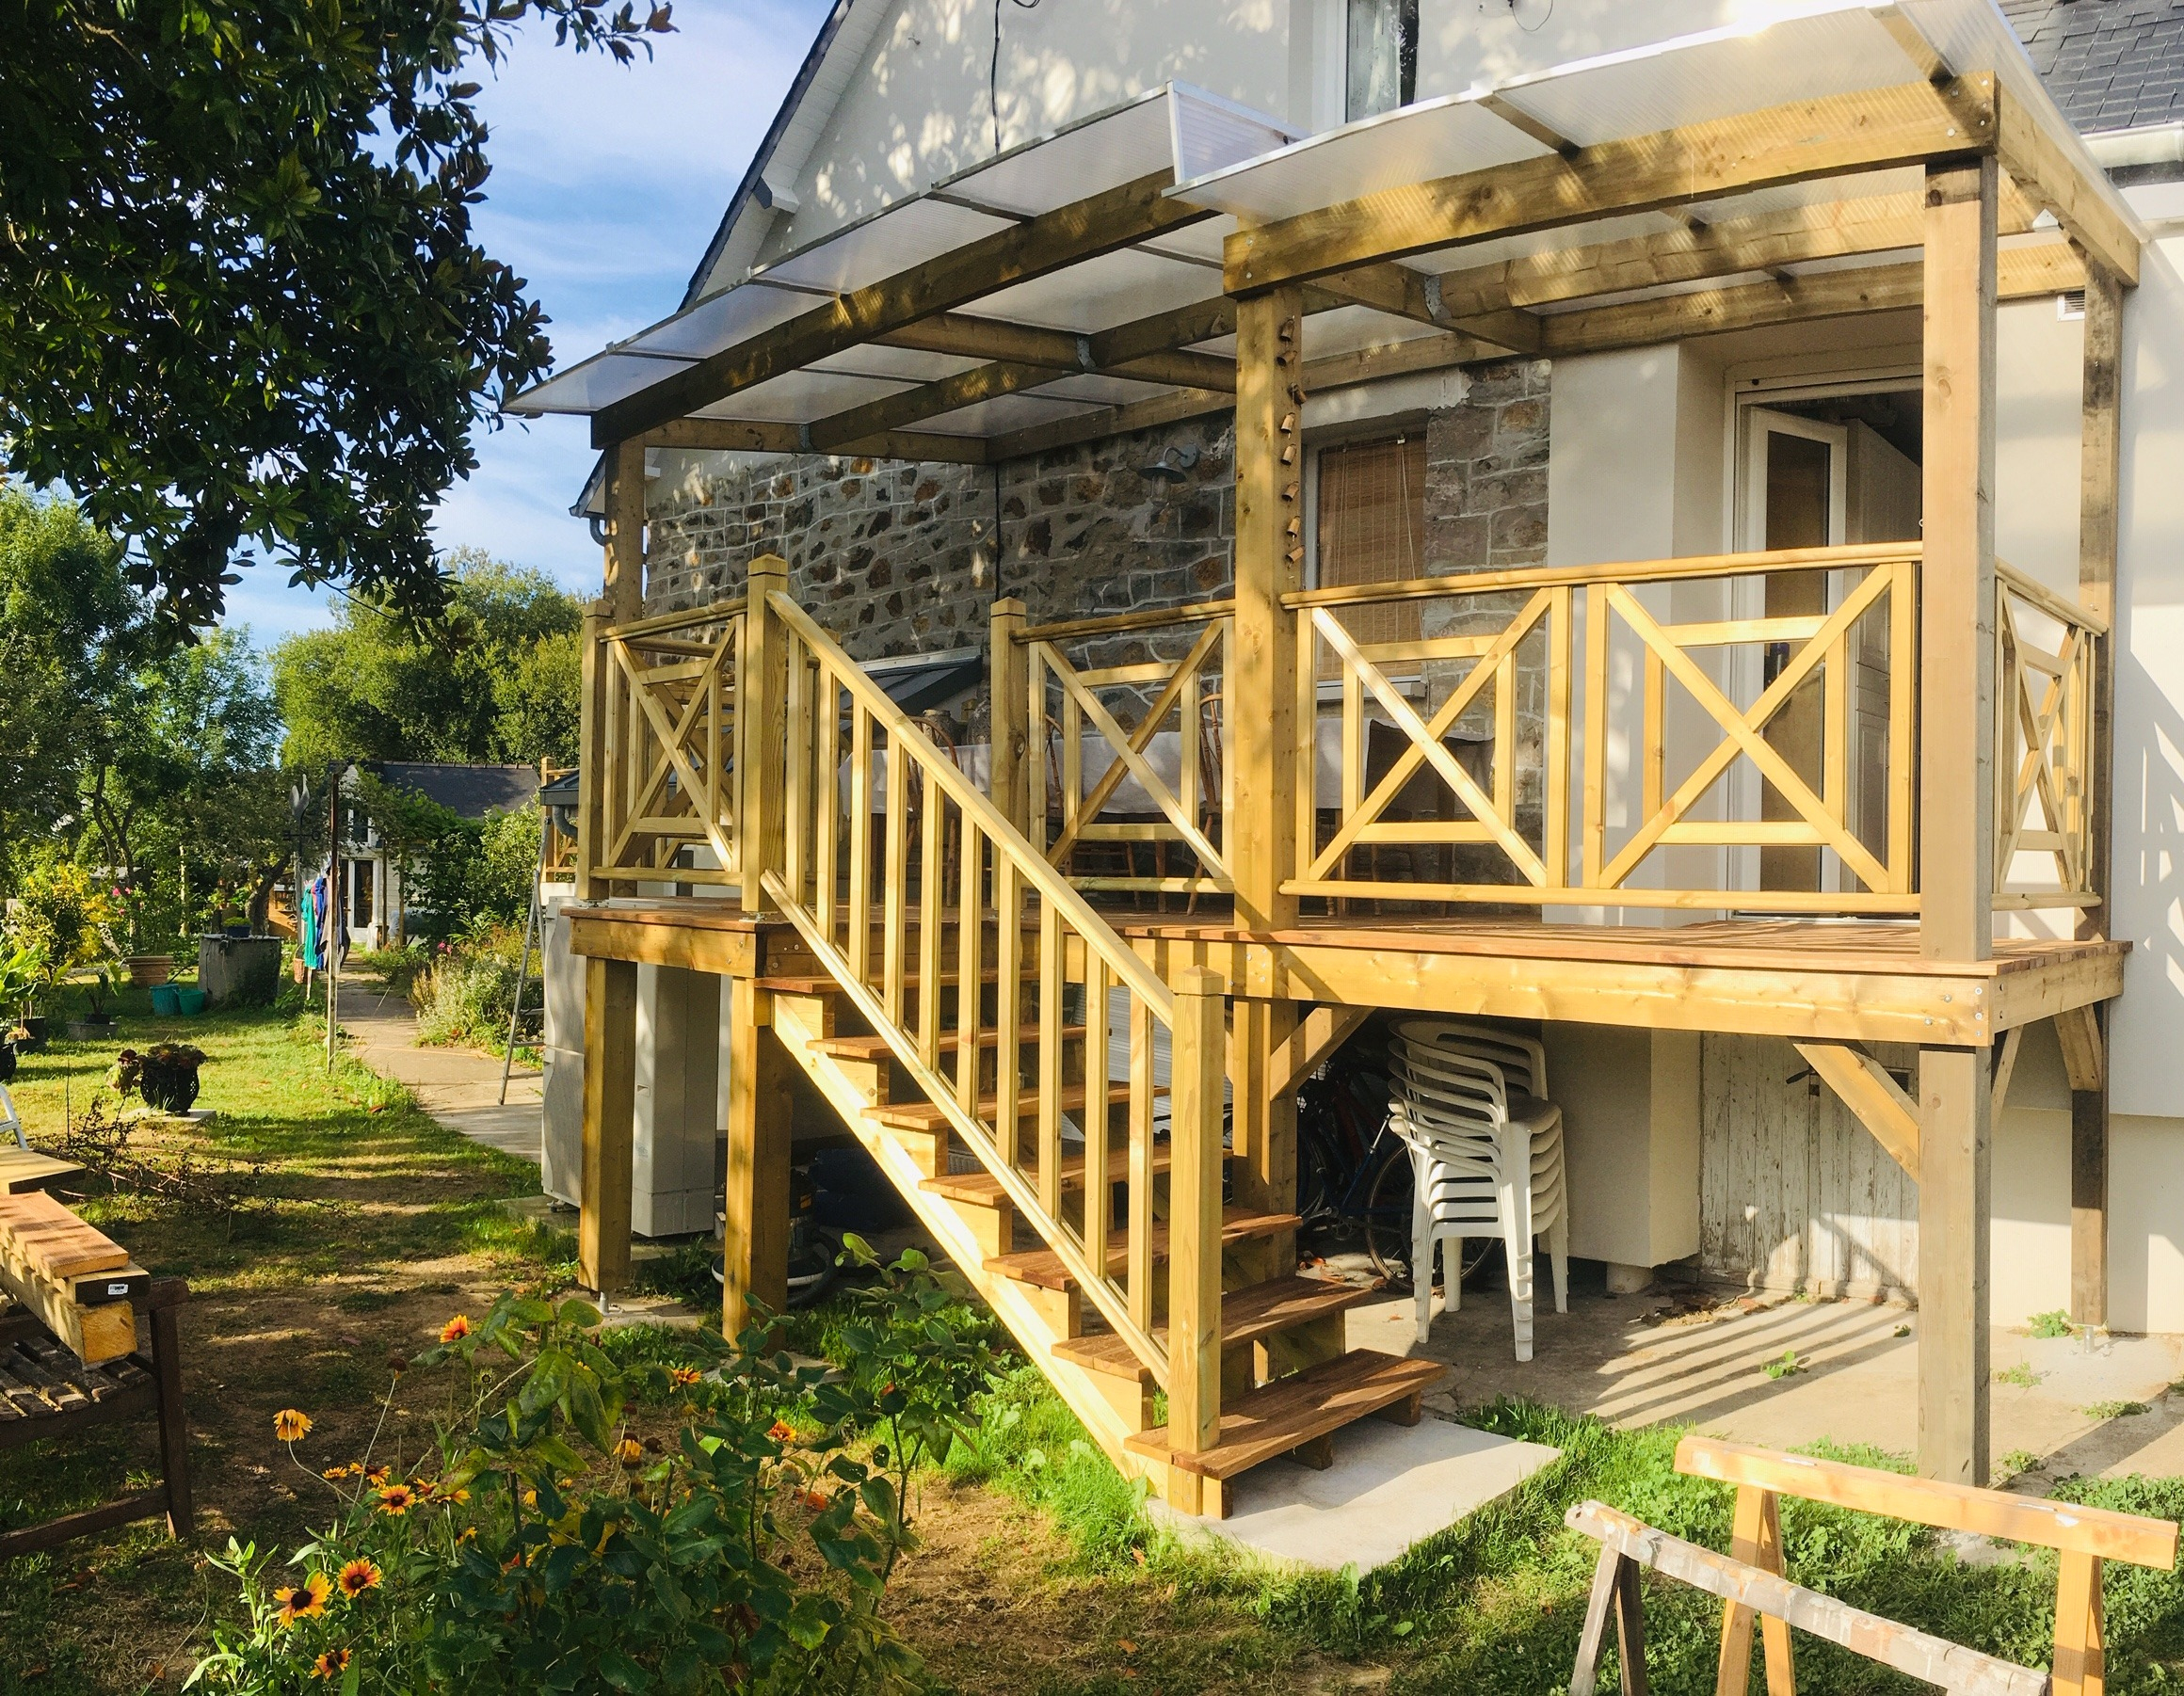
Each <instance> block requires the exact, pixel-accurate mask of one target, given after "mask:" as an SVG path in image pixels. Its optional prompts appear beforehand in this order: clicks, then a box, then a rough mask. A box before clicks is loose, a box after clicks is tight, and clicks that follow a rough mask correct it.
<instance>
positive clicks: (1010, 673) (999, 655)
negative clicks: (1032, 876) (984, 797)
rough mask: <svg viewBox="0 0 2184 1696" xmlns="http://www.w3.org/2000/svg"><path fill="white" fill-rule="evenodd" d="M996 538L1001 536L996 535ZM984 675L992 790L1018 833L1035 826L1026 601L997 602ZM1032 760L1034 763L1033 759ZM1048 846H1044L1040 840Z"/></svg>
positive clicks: (989, 790) (1042, 846)
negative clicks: (1027, 776) (1029, 782)
mask: <svg viewBox="0 0 2184 1696" xmlns="http://www.w3.org/2000/svg"><path fill="white" fill-rule="evenodd" d="M996 539H998V537H997V538H996ZM989 628H990V631H991V637H990V646H989V647H988V649H987V656H986V677H987V690H988V697H989V702H990V705H989V708H988V731H987V744H988V748H989V749H990V750H991V753H990V760H991V762H992V763H991V767H990V776H989V777H988V785H987V787H988V792H989V793H990V794H991V795H992V796H993V804H994V806H995V807H997V808H1000V809H1001V816H1002V817H1003V818H1004V819H1006V820H1007V821H1008V822H1009V823H1010V824H1014V825H1015V826H1016V827H1017V828H1018V829H1019V830H1020V831H1027V832H1028V831H1029V830H1030V828H1031V799H1030V790H1029V789H1028V788H1027V787H1026V785H1025V782H1024V773H1025V769H1026V762H1027V760H1031V753H1030V747H1031V716H1030V715H1031V700H1030V696H1029V695H1028V694H1027V691H1028V690H1029V689H1030V687H1031V685H1030V681H1029V679H1028V676H1027V670H1028V668H1027V667H1026V665H1025V664H1024V650H1023V644H1022V643H1021V642H1020V641H1018V640H1017V638H1018V636H1019V635H1020V634H1021V633H1022V632H1023V628H1024V603H1023V602H1022V601H1020V600H1016V599H1014V598H1013V597H1008V598H1004V599H1003V600H996V601H995V602H994V603H993V614H992V618H991V621H990V626H989ZM1033 763H1036V761H1033ZM1039 846H1040V847H1041V848H1044V847H1045V846H1046V844H1045V843H1044V842H1041V843H1040V844H1039Z"/></svg>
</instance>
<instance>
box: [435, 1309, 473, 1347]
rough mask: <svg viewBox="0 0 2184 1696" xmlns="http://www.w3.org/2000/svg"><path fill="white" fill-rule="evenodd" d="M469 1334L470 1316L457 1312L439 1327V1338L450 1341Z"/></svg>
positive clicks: (446, 1341) (445, 1341) (444, 1341)
mask: <svg viewBox="0 0 2184 1696" xmlns="http://www.w3.org/2000/svg"><path fill="white" fill-rule="evenodd" d="M469 1335H470V1316H469V1315H468V1314H465V1313H458V1314H457V1315H456V1316H455V1317H454V1318H453V1319H451V1320H448V1321H447V1323H446V1324H444V1325H442V1326H441V1328H440V1340H441V1341H442V1342H443V1343H452V1342H455V1341H458V1339H460V1338H462V1337H466V1336H469Z"/></svg>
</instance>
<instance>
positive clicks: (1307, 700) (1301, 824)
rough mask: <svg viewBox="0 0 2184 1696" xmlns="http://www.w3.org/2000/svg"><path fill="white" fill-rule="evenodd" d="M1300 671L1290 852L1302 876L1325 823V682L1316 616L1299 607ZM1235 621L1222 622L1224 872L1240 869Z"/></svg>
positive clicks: (1315, 853)
mask: <svg viewBox="0 0 2184 1696" xmlns="http://www.w3.org/2000/svg"><path fill="white" fill-rule="evenodd" d="M1296 618H1297V620H1298V623H1297V633H1296V645H1297V656H1298V657H1297V667H1296V762H1297V763H1296V782H1295V786H1294V787H1295V789H1296V840H1295V842H1294V843H1293V845H1292V846H1291V849H1290V863H1291V866H1292V869H1293V872H1296V873H1297V874H1300V875H1301V874H1302V873H1303V872H1304V870H1305V868H1306V867H1308V866H1309V865H1310V864H1311V863H1312V861H1313V860H1314V859H1316V858H1317V857H1318V856H1319V840H1320V839H1319V824H1320V813H1319V806H1320V680H1319V673H1318V670H1317V667H1316V664H1315V658H1314V656H1315V655H1316V654H1317V653H1318V651H1319V649H1318V647H1317V643H1318V638H1317V637H1316V636H1315V635H1314V634H1313V632H1312V626H1311V614H1310V613H1309V611H1307V610H1305V609H1303V608H1299V609H1298V611H1297V613H1296ZM1235 658H1236V621H1235V620H1234V619H1233V618H1228V619H1224V620H1223V629H1222V636H1221V665H1222V671H1221V730H1222V743H1223V746H1222V752H1221V858H1222V868H1221V869H1222V870H1223V871H1224V872H1226V871H1228V870H1229V869H1230V868H1232V867H1233V866H1234V864H1235V859H1236V854H1235V850H1234V849H1232V848H1231V847H1230V846H1229V843H1230V842H1231V841H1232V840H1234V832H1233V831H1231V830H1230V828H1229V817H1228V808H1229V803H1230V800H1231V798H1232V797H1233V794H1234V791H1233V789H1232V787H1231V785H1230V783H1229V776H1230V774H1231V773H1233V772H1234V771H1235V769H1236V762H1235V761H1234V760H1230V759H1229V758H1228V746H1227V744H1228V702H1229V698H1230V696H1229V690H1228V679H1229V677H1230V676H1231V675H1233V673H1234V671H1235V668H1236V667H1235ZM1335 763H1336V765H1337V767H1338V768H1340V766H1341V750H1340V749H1339V748H1338V749H1337V751H1336V756H1335Z"/></svg>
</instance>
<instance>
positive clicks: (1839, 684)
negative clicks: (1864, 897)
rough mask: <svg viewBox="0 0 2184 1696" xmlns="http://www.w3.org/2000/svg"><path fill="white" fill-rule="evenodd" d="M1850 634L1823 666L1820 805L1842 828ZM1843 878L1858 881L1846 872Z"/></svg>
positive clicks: (1846, 796) (1846, 798)
mask: <svg viewBox="0 0 2184 1696" xmlns="http://www.w3.org/2000/svg"><path fill="white" fill-rule="evenodd" d="M1850 655H1851V645H1850V633H1849V632H1847V631H1846V632H1843V634H1841V635H1839V636H1838V637H1837V638H1836V639H1835V640H1834V641H1833V642H1831V643H1829V644H1828V648H1827V658H1826V659H1824V660H1823V661H1822V662H1821V666H1822V672H1823V675H1822V678H1821V710H1820V735H1821V749H1820V804H1821V806H1822V807H1823V808H1826V810H1827V816H1828V817H1829V818H1830V819H1832V820H1834V821H1835V823H1836V825H1837V827H1838V828H1842V827H1843V824H1844V820H1845V817H1846V816H1847V813H1848V809H1849V807H1850V745H1851V679H1850ZM1842 875H1843V876H1844V877H1845V878H1848V879H1851V880H1852V881H1854V882H1855V877H1854V874H1853V873H1852V872H1850V871H1849V870H1848V869H1847V868H1846V869H1845V870H1844V871H1843V873H1842Z"/></svg>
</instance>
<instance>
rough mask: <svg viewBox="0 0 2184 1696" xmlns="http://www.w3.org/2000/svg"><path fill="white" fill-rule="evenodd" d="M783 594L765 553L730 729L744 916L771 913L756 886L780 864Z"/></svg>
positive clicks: (778, 570) (783, 575) (782, 567)
mask: <svg viewBox="0 0 2184 1696" xmlns="http://www.w3.org/2000/svg"><path fill="white" fill-rule="evenodd" d="M788 586H789V562H788V561H787V560H785V559H783V558H781V556H780V555H779V554H778V553H763V554H761V555H760V556H759V557H758V558H757V559H754V560H752V561H751V565H750V578H749V586H748V587H747V590H746V597H745V602H744V625H743V647H744V658H745V662H746V664H745V665H744V669H743V672H742V674H741V676H739V677H738V679H737V680H736V688H737V694H738V696H739V698H738V702H737V721H736V729H737V733H738V741H739V743H740V744H741V747H740V758H741V760H742V762H743V769H742V771H741V772H740V773H738V775H737V787H738V788H739V789H740V790H741V791H742V793H741V795H740V796H739V797H738V800H737V804H736V810H737V814H738V816H739V817H740V818H741V819H742V821H743V824H744V834H743V840H742V841H741V842H740V843H739V844H738V846H737V851H736V857H737V858H738V860H739V861H740V862H741V863H742V888H743V910H744V911H745V912H746V913H757V912H761V911H771V910H773V907H774V903H773V901H772V899H771V898H770V897H769V896H767V895H766V894H765V892H764V890H763V887H762V886H761V884H760V881H759V880H760V878H761V876H762V875H763V873H765V872H769V871H776V870H778V869H779V866H780V863H781V824H782V813H783V808H782V805H781V788H782V776H781V761H782V759H783V757H784V755H785V753H786V751H787V743H788V738H787V735H786V733H785V729H784V726H783V724H782V717H783V713H784V712H785V709H786V707H787V700H788V684H789V680H788V670H787V666H786V662H787V660H788V657H789V656H788V649H787V648H784V647H783V646H782V639H783V638H784V637H785V636H786V635H787V634H788V626H787V625H786V624H784V623H783V622H782V620H781V616H780V615H779V613H777V612H776V611H775V610H774V608H773V604H772V601H771V600H770V597H772V596H773V595H775V594H777V593H779V594H780V595H781V596H782V599H783V600H786V599H787V593H786V591H787V589H788Z"/></svg>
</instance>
